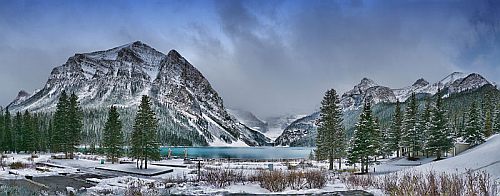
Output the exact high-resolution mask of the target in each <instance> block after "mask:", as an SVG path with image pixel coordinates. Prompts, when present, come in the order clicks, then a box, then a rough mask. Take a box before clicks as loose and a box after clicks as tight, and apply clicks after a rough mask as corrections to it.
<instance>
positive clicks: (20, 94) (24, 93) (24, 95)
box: [17, 90, 30, 98]
mask: <svg viewBox="0 0 500 196" xmlns="http://www.w3.org/2000/svg"><path fill="white" fill-rule="evenodd" d="M29 96H30V94H29V93H28V92H26V91H24V90H20V91H19V93H17V98H21V97H29Z"/></svg>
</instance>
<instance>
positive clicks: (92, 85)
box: [8, 41, 270, 146]
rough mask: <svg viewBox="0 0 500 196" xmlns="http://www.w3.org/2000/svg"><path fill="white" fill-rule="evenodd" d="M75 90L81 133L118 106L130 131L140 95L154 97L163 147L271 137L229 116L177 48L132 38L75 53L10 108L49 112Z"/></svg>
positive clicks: (95, 129)
mask: <svg viewBox="0 0 500 196" xmlns="http://www.w3.org/2000/svg"><path fill="white" fill-rule="evenodd" d="M63 90H66V91H67V92H68V93H75V94H76V95H78V97H79V102H80V104H81V106H82V108H83V110H84V113H85V114H84V115H85V116H86V118H85V119H86V120H85V121H84V124H85V125H84V131H85V132H87V134H89V135H97V136H98V135H99V134H100V131H101V130H102V128H103V126H104V121H105V119H106V116H107V108H109V107H110V106H111V105H115V106H118V107H119V108H120V112H121V114H122V119H125V120H126V122H125V123H124V124H125V126H124V128H125V131H126V132H127V133H130V131H131V129H132V123H131V122H132V121H133V118H134V115H135V111H136V108H137V106H138V105H139V102H140V100H141V96H142V95H148V96H150V97H151V98H152V101H153V104H154V105H155V106H156V107H155V108H156V113H157V117H158V119H159V120H160V123H159V124H160V127H159V130H160V137H161V139H160V140H161V141H162V143H163V144H164V145H195V146H204V145H215V146H226V145H229V146H260V145H268V143H269V142H270V139H269V138H267V137H266V136H264V135H263V134H262V133H261V132H259V131H255V130H253V129H251V128H249V127H248V126H246V125H244V124H242V123H240V122H239V121H238V120H237V119H235V118H232V117H231V116H230V115H229V114H228V113H227V111H226V109H225V107H224V105H223V101H222V98H221V97H219V95H218V93H217V92H216V91H215V90H214V89H213V88H212V87H211V85H210V83H209V82H208V80H207V79H206V78H205V77H204V76H203V75H202V74H201V73H200V72H199V71H198V70H197V69H196V68H195V67H194V66H193V65H191V64H190V63H189V62H188V61H187V60H186V59H185V58H184V57H182V56H181V55H180V54H179V53H178V52H177V51H175V50H171V51H169V52H168V53H167V54H163V53H161V52H159V51H157V50H155V49H154V48H152V47H150V46H148V45H146V44H144V43H142V42H139V41H137V42H133V43H130V44H126V45H123V46H119V47H116V48H112V49H109V50H104V51H97V52H91V53H84V54H75V55H74V56H72V57H70V58H69V59H68V60H67V62H66V63H65V64H63V65H61V66H58V67H55V68H54V69H53V70H52V72H51V73H50V76H49V79H48V80H47V82H46V84H45V86H44V87H43V88H42V89H41V90H38V91H36V92H34V93H33V94H32V95H30V94H29V93H26V92H24V91H21V92H20V93H19V95H18V96H17V97H16V99H15V100H14V101H13V102H12V103H10V104H9V105H8V108H9V109H10V110H11V111H14V112H16V111H24V110H29V111H32V112H40V113H48V114H50V113H51V112H53V111H54V110H55V107H56V104H57V100H58V98H59V95H60V93H61V92H62V91H63Z"/></svg>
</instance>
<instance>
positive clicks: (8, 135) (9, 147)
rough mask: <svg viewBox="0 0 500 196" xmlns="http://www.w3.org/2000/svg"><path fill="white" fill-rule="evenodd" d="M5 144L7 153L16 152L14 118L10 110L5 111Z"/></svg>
mask: <svg viewBox="0 0 500 196" xmlns="http://www.w3.org/2000/svg"><path fill="white" fill-rule="evenodd" d="M4 142H5V151H10V152H13V151H14V141H13V140H12V117H11V115H10V112H9V108H6V109H5V116H4Z"/></svg>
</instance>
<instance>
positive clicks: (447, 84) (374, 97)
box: [275, 72, 496, 146]
mask: <svg viewBox="0 0 500 196" xmlns="http://www.w3.org/2000/svg"><path fill="white" fill-rule="evenodd" d="M485 85H491V86H494V87H496V84H495V83H493V82H490V81H488V80H487V79H485V78H484V77H483V76H481V75H479V74H477V73H471V74H465V73H461V72H454V73H451V74H450V75H448V76H446V77H445V78H443V79H442V80H439V81H437V82H435V83H432V84H430V83H429V82H427V81H426V80H424V79H418V80H417V81H415V82H414V83H413V84H412V85H411V86H407V87H403V88H398V89H393V88H389V87H385V86H381V85H378V84H377V83H375V82H374V81H373V80H371V79H368V78H363V79H361V82H360V83H359V84H357V85H355V86H354V87H353V89H351V90H349V91H347V92H345V93H344V94H343V95H342V96H341V98H340V103H341V106H342V109H343V111H344V125H345V127H346V129H348V130H351V129H353V127H354V124H355V122H356V121H357V117H358V115H356V114H357V112H358V111H359V109H360V108H361V107H362V106H363V104H364V101H365V100H369V101H371V103H372V104H373V105H376V104H378V103H394V102H396V101H397V100H399V101H400V102H405V101H406V99H408V98H409V97H410V96H411V94H412V93H415V94H417V96H418V97H425V96H433V95H435V94H436V93H437V91H438V89H441V90H442V92H443V96H444V97H448V96H450V95H452V94H460V93H461V92H465V91H472V90H475V89H478V88H480V87H483V86H485ZM495 90H496V88H495ZM464 107H465V106H464ZM381 110H382V109H381ZM389 112H390V111H389ZM318 118H319V112H314V113H312V114H310V115H308V116H306V117H303V118H300V119H298V120H296V121H294V122H292V123H291V124H290V125H289V126H288V127H287V128H285V129H284V131H283V133H282V134H281V135H280V136H279V137H278V138H277V139H276V140H275V145H279V146H290V145H292V146H313V145H315V139H316V133H317V126H316V121H317V120H318Z"/></svg>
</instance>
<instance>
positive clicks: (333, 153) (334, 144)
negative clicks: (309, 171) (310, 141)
mask: <svg viewBox="0 0 500 196" xmlns="http://www.w3.org/2000/svg"><path fill="white" fill-rule="evenodd" d="M339 104H340V99H339V96H338V95H337V92H336V91H335V90H334V89H331V90H328V91H327V92H326V93H325V96H324V97H323V101H321V111H320V119H319V120H318V135H317V141H318V142H317V143H316V146H317V151H316V154H317V158H318V159H320V160H324V159H327V160H328V161H329V170H333V161H334V159H337V160H338V165H339V169H340V168H341V166H342V158H343V157H345V150H346V132H345V129H344V126H343V124H342V121H343V120H342V109H341V108H340V106H339Z"/></svg>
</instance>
